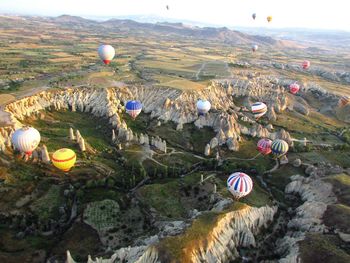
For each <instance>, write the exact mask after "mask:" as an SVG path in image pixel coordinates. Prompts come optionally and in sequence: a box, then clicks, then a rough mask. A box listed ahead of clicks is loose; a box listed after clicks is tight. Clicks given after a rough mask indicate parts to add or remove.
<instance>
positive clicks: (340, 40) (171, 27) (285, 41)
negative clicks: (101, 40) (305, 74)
mask: <svg viewBox="0 0 350 263" xmlns="http://www.w3.org/2000/svg"><path fill="white" fill-rule="evenodd" d="M11 19H16V20H18V19H22V20H23V19H26V20H29V21H32V22H39V23H40V21H42V22H51V23H57V24H59V25H61V26H69V27H76V28H89V27H91V28H100V27H104V28H109V29H112V28H113V29H114V30H120V31H121V32H127V33H130V34H144V33H152V34H159V35H162V36H169V35H178V36H179V37H187V38H197V39H203V40H211V41H220V42H224V43H227V44H250V45H251V44H261V45H269V46H277V47H279V46H281V47H291V48H298V47H304V48H308V47H317V48H326V47H340V48H349V47H350V32H344V31H323V30H307V29H298V28H294V29H290V28H284V29H261V28H247V27H238V28H237V30H232V29H229V28H227V27H218V26H215V25H211V26H208V25H206V24H201V23H197V22H194V21H182V22H179V21H178V20H177V19H170V21H171V22H167V21H164V20H169V19H168V18H166V19H165V18H161V17H157V16H124V17H118V19H116V18H111V19H107V18H101V17H91V18H82V17H79V16H71V15H61V16H58V17H38V16H4V15H3V16H0V28H1V27H2V26H6V24H7V23H9V21H10V20H11ZM142 21H146V22H142ZM2 22H3V23H2ZM23 23H24V22H23Z"/></svg>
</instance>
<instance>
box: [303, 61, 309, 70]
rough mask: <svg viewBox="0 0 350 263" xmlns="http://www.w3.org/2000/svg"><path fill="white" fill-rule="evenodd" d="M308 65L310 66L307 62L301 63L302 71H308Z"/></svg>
mask: <svg viewBox="0 0 350 263" xmlns="http://www.w3.org/2000/svg"><path fill="white" fill-rule="evenodd" d="M310 65H311V63H310V61H308V60H305V61H303V63H302V64H301V66H302V67H303V69H308V68H309V67H310Z"/></svg>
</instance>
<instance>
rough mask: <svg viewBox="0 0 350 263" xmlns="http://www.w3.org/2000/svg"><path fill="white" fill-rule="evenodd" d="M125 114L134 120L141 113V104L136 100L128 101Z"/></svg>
mask: <svg viewBox="0 0 350 263" xmlns="http://www.w3.org/2000/svg"><path fill="white" fill-rule="evenodd" d="M125 110H126V113H127V114H129V115H130V116H131V117H132V118H133V119H134V120H135V119H136V117H137V116H138V115H139V114H140V113H141V110H142V103H141V102H140V101H138V100H129V101H128V102H127V103H126V105H125Z"/></svg>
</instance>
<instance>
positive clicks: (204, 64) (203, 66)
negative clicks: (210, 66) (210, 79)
mask: <svg viewBox="0 0 350 263" xmlns="http://www.w3.org/2000/svg"><path fill="white" fill-rule="evenodd" d="M206 65H207V62H204V63H202V66H201V67H200V68H199V69H198V71H197V73H196V80H199V74H200V73H201V71H202V70H203V69H204V68H205V66H206Z"/></svg>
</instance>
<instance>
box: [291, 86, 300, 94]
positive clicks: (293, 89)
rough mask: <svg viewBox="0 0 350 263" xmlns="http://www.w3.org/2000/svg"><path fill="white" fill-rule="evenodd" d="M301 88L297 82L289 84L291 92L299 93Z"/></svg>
mask: <svg viewBox="0 0 350 263" xmlns="http://www.w3.org/2000/svg"><path fill="white" fill-rule="evenodd" d="M299 90H300V86H299V85H298V84H297V83H293V84H290V85H289V92H290V93H292V94H297V93H298V91H299Z"/></svg>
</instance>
